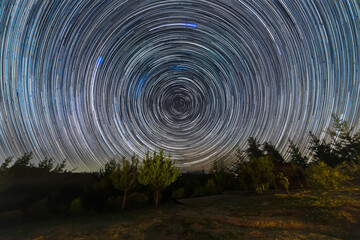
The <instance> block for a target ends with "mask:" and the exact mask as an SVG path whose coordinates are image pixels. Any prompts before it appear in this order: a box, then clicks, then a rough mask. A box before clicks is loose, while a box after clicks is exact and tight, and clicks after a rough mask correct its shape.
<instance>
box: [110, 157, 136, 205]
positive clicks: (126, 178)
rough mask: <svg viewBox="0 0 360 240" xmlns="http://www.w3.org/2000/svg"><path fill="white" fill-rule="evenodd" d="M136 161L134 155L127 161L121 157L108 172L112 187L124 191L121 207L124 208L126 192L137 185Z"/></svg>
mask: <svg viewBox="0 0 360 240" xmlns="http://www.w3.org/2000/svg"><path fill="white" fill-rule="evenodd" d="M138 163H139V159H138V158H137V157H135V156H132V157H131V161H128V160H127V159H126V158H125V157H122V159H121V162H120V163H116V165H115V168H114V169H113V170H112V172H111V173H110V179H111V182H112V183H113V185H114V187H115V188H116V189H118V190H121V191H124V196H123V201H122V206H121V209H122V210H124V208H125V204H126V196H127V192H128V191H129V190H130V189H132V188H134V187H135V186H136V185H137V181H138V175H139V174H138V173H139V172H138Z"/></svg>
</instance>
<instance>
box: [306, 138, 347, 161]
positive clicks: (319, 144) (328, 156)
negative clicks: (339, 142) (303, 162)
mask: <svg viewBox="0 0 360 240" xmlns="http://www.w3.org/2000/svg"><path fill="white" fill-rule="evenodd" d="M310 137H311V146H310V149H311V151H312V156H313V157H314V160H315V161H323V162H325V163H326V164H328V165H329V166H331V167H334V166H337V165H338V164H340V163H341V159H339V158H338V156H337V154H336V152H335V151H334V149H333V148H332V146H331V144H330V143H326V141H325V140H322V141H320V139H319V138H318V137H317V136H315V135H314V134H313V133H311V132H310Z"/></svg>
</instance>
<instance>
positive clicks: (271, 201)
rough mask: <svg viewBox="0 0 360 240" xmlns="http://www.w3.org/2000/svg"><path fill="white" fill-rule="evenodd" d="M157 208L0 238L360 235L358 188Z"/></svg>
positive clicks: (1, 233) (35, 227) (22, 228)
mask: <svg viewBox="0 0 360 240" xmlns="http://www.w3.org/2000/svg"><path fill="white" fill-rule="evenodd" d="M181 203H182V204H176V203H163V204H161V205H160V206H159V207H158V208H155V207H152V206H149V207H146V208H142V209H127V210H126V211H124V212H116V213H113V214H99V215H92V216H77V217H73V218H67V219H58V220H51V221H42V222H33V223H27V224H22V225H17V226H13V227H10V228H6V229H4V228H3V229H1V230H0V239H38V240H44V239H206V240H207V239H360V223H359V220H360V189H358V188H344V189H340V190H336V191H335V190H334V191H318V190H312V191H293V192H291V194H290V195H287V194H284V193H280V192H275V191H270V192H266V193H264V194H262V195H256V194H250V193H244V192H228V193H224V194H221V195H214V196H207V197H199V198H190V199H183V200H181Z"/></svg>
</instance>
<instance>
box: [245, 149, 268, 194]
mask: <svg viewBox="0 0 360 240" xmlns="http://www.w3.org/2000/svg"><path fill="white" fill-rule="evenodd" d="M273 172H274V163H273V162H272V161H271V159H270V158H269V157H268V156H262V157H258V158H255V157H254V158H252V159H251V160H250V161H249V162H246V163H243V164H242V165H241V167H240V172H239V178H240V181H242V182H243V183H245V184H246V186H247V188H248V189H251V190H254V191H256V192H257V193H262V192H264V191H266V190H268V188H269V186H270V184H272V183H273V182H274V177H275V175H274V173H273Z"/></svg>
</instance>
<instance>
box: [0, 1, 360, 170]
mask: <svg viewBox="0 0 360 240" xmlns="http://www.w3.org/2000/svg"><path fill="white" fill-rule="evenodd" d="M359 14H360V6H359V2H358V1H355V0H348V1H347V0H339V1H328V0H318V1H311V0H309V1H300V0H299V1H290V0H289V1H280V0H274V1H267V0H266V1H265V0H263V1H247V0H246V1H245V0H243V1H242V0H237V1H230V0H229V1H225V0H209V1H202V0H181V1H177V0H171V1H170V0H161V1H155V0H152V1H150V0H144V1H136V0H131V1H120V0H119V1H116V0H115V1H114V0H111V1H106V0H99V1H95V0H94V1H85V0H79V1H67V0H66V1H60V0H53V1H40V0H38V1H36V0H29V1H23V0H17V1H16V0H4V1H1V3H0V52H1V56H0V57H1V65H0V81H1V85H0V123H1V125H0V157H1V159H4V158H5V157H7V156H19V155H22V154H23V153H24V152H29V151H33V152H34V155H35V157H36V158H37V159H42V158H44V157H46V156H47V157H49V156H51V157H53V158H55V159H56V160H58V161H61V160H62V159H64V158H66V159H67V160H68V163H69V165H70V166H71V167H76V168H77V169H78V170H86V171H89V170H97V169H99V167H101V166H103V165H104V163H105V162H106V161H107V160H108V159H110V158H112V157H114V156H119V155H132V154H136V155H138V156H140V157H143V156H144V154H145V153H146V152H147V151H154V150H158V149H163V150H164V151H165V152H167V153H169V154H171V156H172V159H174V160H175V161H176V163H177V165H178V166H181V167H190V168H194V167H202V166H206V165H208V164H209V163H211V162H212V161H213V160H214V159H216V158H220V157H223V158H226V159H228V160H229V159H230V158H231V157H232V156H233V155H234V151H235V150H236V149H237V148H238V147H240V148H243V149H244V148H245V145H246V140H247V139H248V137H251V136H252V137H256V138H257V139H259V140H260V141H271V142H272V143H273V144H274V145H275V146H276V147H278V149H279V150H280V151H281V152H282V153H284V154H285V153H286V150H287V147H288V139H291V140H293V141H294V142H295V143H296V144H298V145H299V146H300V149H301V150H303V151H304V152H305V153H307V152H308V143H309V136H308V132H309V131H312V132H313V133H315V134H317V135H319V136H320V137H321V138H324V137H325V132H324V131H325V130H326V129H327V128H328V127H329V126H331V115H332V114H336V115H338V116H340V117H341V118H343V119H346V120H347V121H348V122H349V124H351V125H353V126H355V131H356V130H358V129H359V119H360V105H359V104H360V99H359V98H360V73H359V66H360V50H359V46H360V30H359V29H360V20H359Z"/></svg>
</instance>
